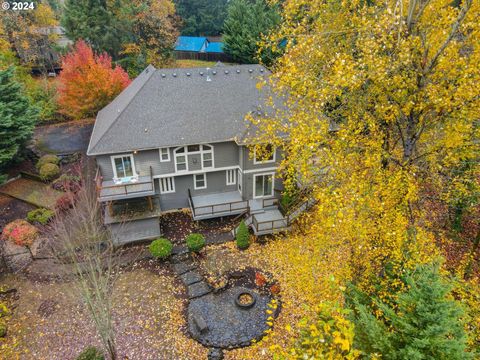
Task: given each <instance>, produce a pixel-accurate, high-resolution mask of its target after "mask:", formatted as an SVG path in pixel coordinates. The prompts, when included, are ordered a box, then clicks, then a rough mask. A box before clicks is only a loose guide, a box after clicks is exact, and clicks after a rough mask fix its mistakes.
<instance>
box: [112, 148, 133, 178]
mask: <svg viewBox="0 0 480 360" xmlns="http://www.w3.org/2000/svg"><path fill="white" fill-rule="evenodd" d="M127 156H129V157H130V159H131V160H132V172H133V178H134V179H138V174H137V170H136V169H135V159H134V157H133V154H122V155H112V156H110V161H111V163H112V169H113V180H114V181H115V179H123V178H124V177H118V174H117V167H116V166H115V159H120V158H124V157H127Z"/></svg>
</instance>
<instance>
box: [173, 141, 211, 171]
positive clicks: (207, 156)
mask: <svg viewBox="0 0 480 360" xmlns="http://www.w3.org/2000/svg"><path fill="white" fill-rule="evenodd" d="M174 154H175V171H176V172H186V171H188V170H189V169H188V155H195V154H200V157H201V161H202V169H211V168H213V167H214V161H213V160H214V159H213V146H212V145H208V144H205V145H188V146H182V147H179V148H176V149H175V151H174Z"/></svg>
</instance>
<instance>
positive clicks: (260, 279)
mask: <svg viewBox="0 0 480 360" xmlns="http://www.w3.org/2000/svg"><path fill="white" fill-rule="evenodd" d="M266 283H267V278H266V277H265V275H263V274H262V273H260V272H256V273H255V285H257V286H258V287H262V286H265V284H266Z"/></svg>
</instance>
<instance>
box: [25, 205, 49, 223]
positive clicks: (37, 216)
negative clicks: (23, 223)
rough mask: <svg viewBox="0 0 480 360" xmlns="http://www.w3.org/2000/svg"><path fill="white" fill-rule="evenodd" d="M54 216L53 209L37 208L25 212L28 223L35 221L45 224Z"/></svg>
mask: <svg viewBox="0 0 480 360" xmlns="http://www.w3.org/2000/svg"><path fill="white" fill-rule="evenodd" d="M54 216H55V212H54V211H53V210H48V209H44V208H39V209H35V210H32V211H29V212H28V214H27V220H28V222H30V223H35V222H37V223H39V224H42V225H46V224H47V223H48V222H49V221H50V220H51V219H52V218H53V217H54Z"/></svg>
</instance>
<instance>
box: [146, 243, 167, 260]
mask: <svg viewBox="0 0 480 360" xmlns="http://www.w3.org/2000/svg"><path fill="white" fill-rule="evenodd" d="M172 249H173V244H172V243H171V242H170V240H168V239H165V238H159V239H156V240H153V241H152V243H151V244H150V245H149V246H148V250H150V254H152V256H154V257H156V258H158V259H166V258H167V257H169V256H170V255H171V254H172Z"/></svg>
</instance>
